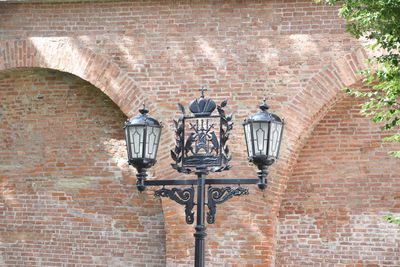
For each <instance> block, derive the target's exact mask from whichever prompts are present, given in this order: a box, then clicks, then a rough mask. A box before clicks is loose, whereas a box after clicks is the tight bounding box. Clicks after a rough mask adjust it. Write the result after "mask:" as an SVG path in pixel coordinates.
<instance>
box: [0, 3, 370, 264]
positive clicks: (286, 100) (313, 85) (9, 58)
mask: <svg viewBox="0 0 400 267" xmlns="http://www.w3.org/2000/svg"><path fill="white" fill-rule="evenodd" d="M25 2H26V3H19V4H16V3H7V1H6V3H2V4H0V70H1V71H4V70H8V69H14V68H18V67H29V68H33V67H38V68H48V69H55V70H60V71H64V72H68V73H72V74H74V75H76V76H78V77H80V78H82V79H83V80H85V81H87V82H90V83H91V84H93V85H94V86H95V87H97V88H98V89H100V90H101V91H103V92H104V94H105V95H106V96H108V97H109V99H111V100H112V101H113V102H114V103H115V104H116V105H117V107H115V108H116V109H118V108H119V109H120V110H121V111H122V112H123V113H124V114H126V115H128V116H130V115H133V114H136V112H137V111H136V110H137V109H138V107H139V105H140V104H141V103H142V102H146V104H147V105H148V106H149V107H150V112H151V114H152V115H153V116H155V117H157V118H158V119H159V120H161V121H162V122H164V124H165V126H166V127H165V128H164V130H163V135H162V139H161V147H160V150H161V151H160V153H159V156H158V164H157V165H156V166H155V167H154V168H153V169H152V170H151V172H150V175H151V178H154V177H157V178H158V179H162V178H169V179H171V178H178V177H180V176H179V175H178V174H177V173H176V172H175V171H174V170H172V169H171V167H170V163H171V160H170V158H169V157H170V156H169V149H170V148H171V147H173V140H174V139H173V131H172V127H171V125H172V123H171V119H172V118H173V117H176V116H177V111H176V110H177V108H176V102H178V101H179V102H181V103H182V104H184V105H187V104H188V103H189V102H190V101H191V100H192V99H193V98H195V97H197V96H198V95H199V92H198V91H197V90H196V89H197V88H199V87H201V86H202V85H204V86H206V87H208V88H209V89H210V91H209V92H207V94H209V95H210V96H212V97H213V98H214V99H215V100H216V101H217V102H220V101H222V100H223V99H225V98H229V103H228V107H227V110H228V112H230V111H233V112H234V115H235V126H236V127H235V129H234V131H233V134H232V139H231V141H230V142H231V151H232V153H233V161H232V164H233V169H232V170H231V171H230V172H226V173H222V174H218V175H213V176H212V177H246V178H250V177H255V175H256V174H255V171H256V170H255V169H254V167H252V166H250V165H249V164H248V163H247V160H246V152H245V147H244V139H243V134H242V129H241V125H240V124H241V122H242V121H243V119H244V118H245V117H246V116H247V115H248V114H249V113H250V112H255V111H256V109H257V107H256V106H257V104H258V101H260V100H261V99H262V98H263V97H265V96H266V97H267V99H268V103H269V104H270V106H271V109H272V110H273V111H276V112H277V113H278V114H279V115H280V116H281V117H283V118H285V120H286V123H287V127H286V129H285V131H286V132H285V136H284V144H283V147H282V154H281V155H282V157H281V159H280V161H279V162H278V163H277V164H275V165H274V166H273V168H272V169H271V173H270V178H269V179H270V182H269V188H268V189H267V190H266V191H265V192H264V193H261V192H259V191H258V190H257V189H256V188H255V187H250V191H251V195H250V196H246V197H240V198H236V199H232V200H230V201H229V202H228V203H226V204H224V206H223V207H219V208H218V211H217V221H216V223H215V224H214V225H210V226H208V230H207V231H208V233H209V235H208V239H207V251H206V253H207V262H209V264H210V266H235V265H236V266H244V265H247V266H271V265H274V264H275V259H276V255H275V252H276V247H277V238H276V237H275V233H276V232H277V225H278V220H277V216H278V212H279V208H280V203H281V198H282V197H283V196H284V192H285V187H286V183H287V181H289V180H290V179H291V174H292V171H293V167H294V166H295V163H296V161H297V157H298V155H299V154H300V153H301V151H302V147H303V145H304V143H305V142H306V141H307V140H308V136H310V135H311V134H312V129H313V127H314V126H315V125H317V124H318V121H319V120H320V119H321V118H322V117H323V116H324V114H326V112H328V111H329V109H330V107H331V106H332V105H333V104H334V103H335V102H336V101H337V100H338V94H339V93H340V88H341V87H342V86H343V85H351V84H353V83H354V82H356V81H357V79H358V76H357V70H358V69H360V68H362V67H363V66H364V59H365V58H366V56H367V54H366V52H365V51H364V50H363V49H360V46H361V45H360V43H359V41H358V40H354V39H352V38H350V37H349V36H348V35H347V34H345V33H344V23H343V21H341V20H338V19H337V10H336V8H334V7H324V6H318V5H315V4H313V3H312V1H311V0H296V1H295V0H288V1H283V0H267V1H256V0H254V1H150V0H144V1H115V2H114V1H104V2H98V1H83V2H80V1H78V2H76V1H72V2H68V3H60V1H57V3H49V1H44V2H45V3H40V1H25ZM63 75H65V74H63ZM106 117H107V116H106ZM115 121H116V120H113V121H108V122H107V123H104V124H103V125H101V127H100V126H99V128H101V129H102V128H103V127H106V124H107V125H108V127H109V128H110V129H113V130H114V131H115V134H117V132H118V134H119V138H121V136H120V134H121V132H120V128H119V127H120V124H119V123H117V126H116V124H115V123H116V122H115ZM71 127H72V126H71ZM114 127H116V128H114ZM43 131H44V130H43ZM119 140H120V139H119ZM108 144H109V146H110V147H109V150H110V151H112V149H115V148H114V147H116V146H117V145H116V143H114V142H109V143H108ZM118 144H119V145H121V144H120V143H118ZM121 149H122V148H121ZM102 151H103V154H102V155H103V156H104V155H108V156H109V157H110V158H109V160H111V161H112V160H117V161H118V162H119V161H121V162H123V161H124V159H123V158H124V156H123V155H122V154H118V155H117V154H116V153H117V152H114V151H112V152H107V149H106V150H105V149H102ZM104 151H106V152H104ZM118 151H119V152H118V153H122V152H121V151H120V150H118ZM99 154H100V152H99ZM119 155H120V156H119ZM118 166H119V165H118ZM82 168H83V167H82ZM85 168H86V167H85ZM118 168H119V167H118ZM121 168H122V171H121V174H117V176H118V175H122V177H123V183H122V184H121V189H120V190H119V189H118V190H119V191H121V190H122V191H123V190H132V192H136V191H135V189H134V188H133V187H132V185H133V184H134V182H135V181H134V175H133V171H132V170H129V171H128V169H126V166H122V167H121ZM106 176H107V175H106ZM181 177H183V176H181ZM187 178H189V176H187ZM191 178H193V177H191ZM65 181H67V180H65ZM105 186H106V185H105ZM115 190H117V189H115ZM118 190H117V191H118ZM88 194H89V195H90V194H92V193H88ZM110 194H111V193H110ZM135 194H136V193H134V194H133V193H132V197H131V201H132V207H134V208H135V209H136V210H137V211H138V215H137V216H139V214H142V216H143V217H141V218H142V220H144V221H146V220H148V221H151V222H152V223H154V224H156V225H157V227H158V226H159V225H165V240H166V242H165V244H164V243H163V245H165V248H163V249H164V250H165V252H164V250H163V249H161V252H160V251H158V253H159V255H163V254H165V255H166V264H167V265H168V266H188V264H189V263H191V260H192V258H193V236H192V233H193V226H188V225H185V224H184V222H183V219H184V218H183V207H181V206H179V205H176V204H174V203H173V202H172V201H170V200H162V211H161V210H160V209H158V210H157V207H158V208H160V207H159V206H157V205H156V204H157V203H158V202H157V201H154V200H153V198H152V197H151V196H150V195H151V193H150V192H148V193H146V194H144V195H143V194H142V195H139V196H137V195H135ZM129 196H131V195H129ZM85 201H88V203H92V202H90V201H89V200H88V198H85V199H82V202H80V204H79V205H83V206H85V205H87V203H85ZM145 203H149V204H148V205H147V204H145ZM79 205H78V206H79ZM100 206H101V205H100V204H99V209H100ZM147 206H149V207H150V209H149V210H151V212H154V213H152V215H149V214H147V213H146V210H147V209H146V208H147ZM139 210H140V212H139ZM156 211H157V212H158V213H157V212H156ZM114 212H116V211H115V210H113V211H111V210H110V213H109V214H114ZM149 212H150V211H149ZM151 212H150V213H151ZM162 212H163V214H162ZM163 215H164V216H163ZM155 217H156V218H157V219H155ZM163 218H164V220H163ZM128 221H135V219H132V220H131V219H127V220H126V221H125V222H126V223H128ZM155 232H157V233H155ZM155 232H154V235H157V236H158V237H159V233H158V230H157V231H155ZM135 234H136V235H139V236H142V237H143V238H146V237H147V238H148V237H149V235H148V234H147V235H145V234H143V232H142V230H140V229H139V230H132V235H135ZM151 234H153V232H152V231H151ZM150 236H153V235H150ZM158 237H157V238H158ZM156 240H158V241H160V240H159V239H156ZM149 242H150V241H149ZM135 244H136V245H135V246H136V248H138V249H139V250H140V248H142V247H144V248H148V247H147V241H146V242H139V241H138V242H136V243H135ZM150 244H153V243H152V242H150ZM149 253H150V252H149ZM152 253H156V252H154V251H153V252H152ZM89 254H90V253H89ZM145 254H146V253H145ZM146 255H147V254H146ZM49 257H51V256H49ZM121 257H122V256H121ZM160 257H161V256H160ZM131 258H132V257H130V256H129V255H127V256H126V257H125V259H126V260H128V259H129V260H134V259H131ZM154 259H155V261H156V262H157V261H159V262H160V260H161V258H156V257H154ZM112 264H114V265H116V266H118V264H119V263H117V262H115V263H112ZM112 264H111V263H110V265H112ZM121 264H122V265H123V263H121ZM125 265H126V264H125ZM128 265H129V263H128ZM163 265H165V264H164V263H159V266H163ZM278 266H279V265H278Z"/></svg>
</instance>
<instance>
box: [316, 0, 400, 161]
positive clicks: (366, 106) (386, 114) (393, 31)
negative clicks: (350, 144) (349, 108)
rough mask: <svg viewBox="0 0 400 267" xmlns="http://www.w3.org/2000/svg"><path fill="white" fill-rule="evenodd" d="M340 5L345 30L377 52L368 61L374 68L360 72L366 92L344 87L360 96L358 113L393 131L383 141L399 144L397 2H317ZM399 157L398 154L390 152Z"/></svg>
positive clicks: (399, 25) (399, 14)
mask: <svg viewBox="0 0 400 267" xmlns="http://www.w3.org/2000/svg"><path fill="white" fill-rule="evenodd" d="M316 2H325V3H328V4H331V5H335V4H340V5H341V6H340V9H339V16H341V17H343V18H344V19H346V22H347V24H346V28H347V31H348V32H349V33H350V34H352V35H353V36H355V37H356V38H360V37H364V38H366V39H367V40H369V41H371V42H372V44H371V45H369V48H371V49H375V50H379V51H381V53H379V55H378V56H374V57H372V58H370V59H369V63H370V64H369V65H370V66H373V67H371V68H369V69H365V70H363V71H362V72H361V74H362V76H363V83H364V84H365V85H367V86H368V88H369V89H368V90H367V91H365V90H362V91H361V90H359V89H350V88H346V93H347V94H349V95H352V96H355V97H363V98H364V99H365V102H364V103H363V104H362V105H361V112H362V114H364V115H365V116H367V117H369V118H371V120H372V121H374V122H377V123H382V124H383V126H382V127H381V129H382V130H388V131H392V132H395V134H392V135H391V136H389V137H386V138H384V140H385V141H389V142H400V130H399V129H400V0H343V1H337V0H316ZM390 154H391V155H393V156H395V157H397V158H400V151H391V152H390Z"/></svg>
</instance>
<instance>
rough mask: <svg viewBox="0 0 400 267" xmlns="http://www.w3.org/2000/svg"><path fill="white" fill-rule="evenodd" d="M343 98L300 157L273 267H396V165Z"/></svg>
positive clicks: (399, 251) (399, 261)
mask: <svg viewBox="0 0 400 267" xmlns="http://www.w3.org/2000/svg"><path fill="white" fill-rule="evenodd" d="M359 104H360V101H358V100H354V99H352V98H349V97H345V98H344V99H342V100H340V101H339V102H338V103H337V104H336V105H334V107H332V109H331V110H330V111H329V112H328V114H327V115H326V116H325V117H324V118H323V119H322V120H321V121H320V123H319V124H318V125H317V126H316V128H315V129H314V131H313V132H312V134H311V135H310V137H309V139H308V140H307V142H306V145H305V146H304V148H303V149H302V151H301V153H300V156H299V158H298V161H297V163H296V166H295V167H294V171H293V174H292V175H291V177H290V179H289V181H288V184H287V190H286V193H285V195H284V198H283V201H282V204H281V209H280V213H279V227H278V237H279V238H278V239H277V240H278V252H277V261H276V265H277V266H399V265H400V246H399V245H400V233H399V229H398V227H397V226H395V225H391V224H388V223H387V222H385V221H384V220H383V216H384V215H385V214H388V213H399V212H400V195H399V189H400V180H399V173H400V164H399V161H398V160H397V159H394V158H393V157H390V156H388V155H387V151H388V149H395V148H396V147H397V149H398V147H399V146H393V144H382V142H381V138H382V134H381V132H380V130H379V127H378V126H377V125H373V124H372V123H370V122H368V121H367V120H366V119H365V118H363V117H361V116H360V114H359V110H358V105H359Z"/></svg>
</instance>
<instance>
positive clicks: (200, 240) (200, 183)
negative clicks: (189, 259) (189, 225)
mask: <svg viewBox="0 0 400 267" xmlns="http://www.w3.org/2000/svg"><path fill="white" fill-rule="evenodd" d="M196 174H197V215H196V226H195V229H196V232H195V233H194V237H195V253H194V258H195V260H194V261H195V265H194V266H195V267H204V262H205V255H204V254H205V252H204V251H205V237H206V236H207V233H206V226H205V223H204V218H205V215H204V202H205V196H206V190H205V181H206V179H205V178H206V175H207V169H197V170H196Z"/></svg>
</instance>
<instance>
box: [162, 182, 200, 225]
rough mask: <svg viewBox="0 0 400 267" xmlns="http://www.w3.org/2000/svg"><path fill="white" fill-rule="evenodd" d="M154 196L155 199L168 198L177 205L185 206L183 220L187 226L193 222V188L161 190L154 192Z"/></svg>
mask: <svg viewBox="0 0 400 267" xmlns="http://www.w3.org/2000/svg"><path fill="white" fill-rule="evenodd" d="M154 196H156V197H168V198H170V199H171V200H173V201H175V202H176V203H178V204H181V205H184V206H185V218H186V223H187V224H192V223H193V222H194V212H193V207H194V189H193V188H185V189H180V188H172V189H167V188H164V187H163V188H161V189H159V190H156V191H154Z"/></svg>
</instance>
